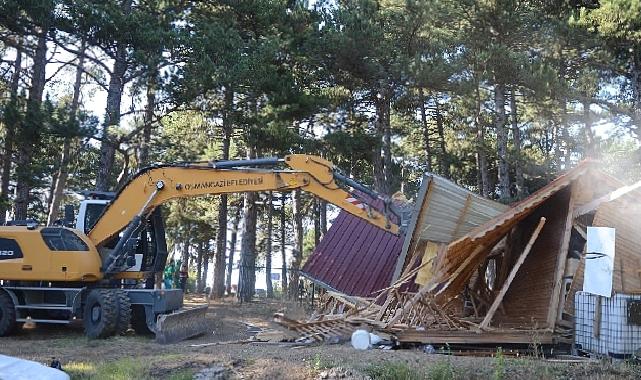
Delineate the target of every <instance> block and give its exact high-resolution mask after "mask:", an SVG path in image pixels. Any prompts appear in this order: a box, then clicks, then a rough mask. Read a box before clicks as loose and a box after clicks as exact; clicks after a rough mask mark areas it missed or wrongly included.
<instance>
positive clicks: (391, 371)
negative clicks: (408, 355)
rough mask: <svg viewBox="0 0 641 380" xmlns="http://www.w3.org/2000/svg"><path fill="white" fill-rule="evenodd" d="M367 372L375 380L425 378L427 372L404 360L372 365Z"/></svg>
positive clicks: (413, 379)
mask: <svg viewBox="0 0 641 380" xmlns="http://www.w3.org/2000/svg"><path fill="white" fill-rule="evenodd" d="M365 373H367V374H368V375H369V376H371V377H372V379H374V380H415V379H425V378H426V376H425V374H423V373H421V372H419V371H417V370H416V369H414V368H412V367H410V366H409V365H407V364H406V363H403V362H384V363H381V364H375V365H370V366H369V367H367V368H366V369H365Z"/></svg>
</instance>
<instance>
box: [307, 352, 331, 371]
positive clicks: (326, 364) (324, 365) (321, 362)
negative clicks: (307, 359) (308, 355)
mask: <svg viewBox="0 0 641 380" xmlns="http://www.w3.org/2000/svg"><path fill="white" fill-rule="evenodd" d="M333 366H334V365H333V364H332V362H331V361H329V360H328V359H326V358H324V357H323V356H322V355H321V354H319V353H317V354H316V355H314V359H313V361H312V368H313V369H314V370H316V371H322V370H324V369H329V368H332V367H333Z"/></svg>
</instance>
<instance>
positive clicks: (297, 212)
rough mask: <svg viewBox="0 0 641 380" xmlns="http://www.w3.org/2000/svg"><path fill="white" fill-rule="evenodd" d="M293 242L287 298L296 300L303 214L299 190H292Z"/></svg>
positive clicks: (301, 259)
mask: <svg viewBox="0 0 641 380" xmlns="http://www.w3.org/2000/svg"><path fill="white" fill-rule="evenodd" d="M293 203H294V208H293V214H294V215H293V216H294V242H295V244H296V245H295V247H294V250H293V256H294V257H293V258H294V260H292V267H291V271H290V273H289V279H290V280H289V285H290V286H289V296H290V298H291V299H296V298H298V295H299V292H298V290H299V289H298V280H299V278H300V264H301V262H302V261H303V213H302V209H301V208H302V201H301V194H300V190H294V202H293Z"/></svg>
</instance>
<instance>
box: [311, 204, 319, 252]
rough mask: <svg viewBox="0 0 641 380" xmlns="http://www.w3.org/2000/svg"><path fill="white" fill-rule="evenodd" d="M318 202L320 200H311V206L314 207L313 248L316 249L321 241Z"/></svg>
mask: <svg viewBox="0 0 641 380" xmlns="http://www.w3.org/2000/svg"><path fill="white" fill-rule="evenodd" d="M320 202H321V201H320V199H316V198H314V199H313V200H312V204H313V205H314V247H316V246H317V245H318V243H320V240H321V227H320V207H321V205H320Z"/></svg>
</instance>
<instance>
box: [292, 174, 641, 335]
mask: <svg viewBox="0 0 641 380" xmlns="http://www.w3.org/2000/svg"><path fill="white" fill-rule="evenodd" d="M637 187H639V186H631V187H623V185H622V183H621V182H619V181H617V180H616V179H614V178H612V177H610V176H608V175H607V174H605V173H604V172H602V171H600V170H599V169H598V168H597V165H596V164H594V163H591V162H584V163H581V164H580V165H578V166H577V167H576V168H574V169H572V170H570V171H569V172H567V173H566V174H564V175H562V176H561V177H559V178H557V179H556V180H554V181H553V182H551V183H550V184H548V185H547V186H545V187H544V188H542V189H540V190H539V191H537V192H536V193H534V194H532V195H531V196H530V197H528V198H527V199H525V200H523V201H521V202H518V203H516V204H514V205H512V206H511V207H510V208H507V209H503V210H502V212H498V213H497V214H498V215H496V216H494V217H493V218H491V219H490V220H487V221H485V222H483V223H479V224H480V225H478V226H476V227H471V228H468V229H467V230H466V231H464V232H463V233H462V234H461V236H454V238H455V239H453V240H454V241H451V242H449V241H447V240H448V239H447V238H443V239H441V240H442V241H438V240H437V239H435V238H434V236H438V232H439V230H440V227H441V225H440V221H439V219H437V218H432V219H430V218H429V217H428V216H429V214H426V213H425V210H422V209H421V208H423V207H424V204H423V205H422V203H424V201H425V197H428V192H427V191H426V192H425V193H424V194H423V195H422V198H423V199H419V200H418V205H417V207H418V208H419V210H418V213H415V215H414V220H413V224H414V226H415V228H413V229H412V228H410V230H409V231H408V236H406V237H405V244H404V250H403V252H402V253H401V255H400V256H399V258H398V260H397V263H399V262H402V264H398V265H397V271H396V273H395V274H394V280H395V281H394V283H393V284H392V285H390V286H389V287H387V288H385V289H383V290H381V291H380V292H379V293H377V295H376V296H375V297H371V298H368V299H365V298H358V299H355V298H348V297H341V296H339V295H336V297H335V298H336V299H335V302H342V303H344V304H345V305H344V306H346V307H343V308H341V309H340V310H341V313H336V312H335V310H337V309H336V308H332V309H331V310H332V311H334V312H332V313H328V314H321V315H316V317H315V320H314V321H309V322H307V323H301V322H297V325H296V327H295V328H294V327H293V326H292V325H291V324H289V325H288V324H286V323H285V325H286V326H288V327H290V328H294V329H296V330H298V331H301V332H304V333H305V334H307V335H312V336H313V335H315V336H317V337H321V338H322V337H327V336H328V335H331V334H332V331H333V330H332V326H335V327H337V328H338V327H340V329H342V330H341V331H345V330H346V326H356V325H367V326H369V327H370V328H372V329H374V330H376V331H379V332H384V333H389V334H392V335H393V336H394V337H395V338H396V339H398V341H400V342H408V343H409V342H414V343H430V344H527V345H530V344H533V343H535V344H539V345H552V344H559V343H568V344H570V343H572V342H573V333H574V331H573V327H574V324H573V313H574V294H575V293H576V292H577V291H580V290H581V289H582V284H583V277H582V271H583V269H582V268H583V267H584V262H585V243H586V228H587V227H589V226H606V227H613V228H615V229H616V250H617V253H616V261H615V265H614V280H613V291H614V292H628V293H630V292H640V291H641V271H640V269H641V249H640V248H639V247H641V244H640V243H641V225H639V224H638V223H630V221H631V220H638V219H639V216H641V213H639V211H641V209H640V207H639V206H637V205H638V204H639V202H638V201H639V198H640V197H641V193H639V192H638V190H637ZM488 202H490V201H488ZM466 203H467V204H468V205H467V206H464V210H465V213H468V212H471V211H470V210H469V208H470V207H473V206H476V207H477V209H481V210H486V213H487V210H488V209H487V207H490V208H492V204H491V203H485V202H484V201H478V200H476V203H475V202H464V204H466ZM492 209H493V208H492ZM459 211H460V210H459ZM444 212H447V210H444ZM472 213H473V211H472ZM450 214H456V213H454V212H450ZM421 215H424V219H423V220H420V218H421ZM458 215H463V213H459V214H458ZM471 219H472V220H473V219H474V218H471ZM470 224H472V223H470ZM457 225H458V226H460V225H461V223H458V224H457ZM416 226H419V227H416ZM430 228H431V231H432V233H433V235H432V236H431V237H430V236H427V231H430ZM456 228H457V229H459V228H460V227H456ZM448 231H450V232H451V231H452V229H451V228H449V229H448ZM457 233H460V232H457ZM453 235H456V234H452V236H453ZM426 236H427V238H426ZM314 326H316V327H314Z"/></svg>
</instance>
